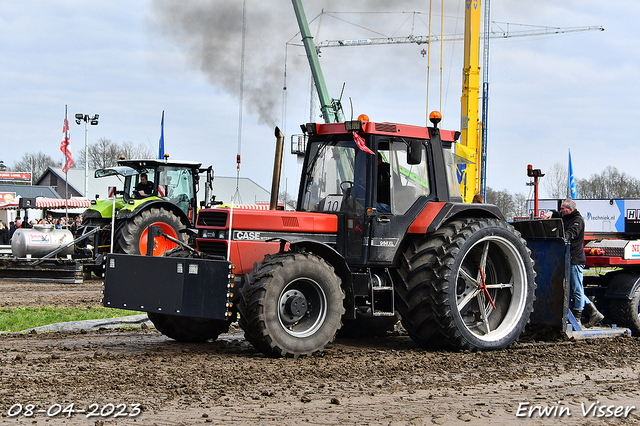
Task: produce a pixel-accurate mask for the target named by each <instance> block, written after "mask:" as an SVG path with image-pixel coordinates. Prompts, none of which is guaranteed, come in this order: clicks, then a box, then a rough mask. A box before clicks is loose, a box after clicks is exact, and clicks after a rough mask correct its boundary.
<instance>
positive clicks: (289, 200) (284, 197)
mask: <svg viewBox="0 0 640 426" xmlns="http://www.w3.org/2000/svg"><path fill="white" fill-rule="evenodd" d="M278 203H284V207H285V210H286V209H287V208H290V209H295V208H296V199H295V198H293V197H292V196H291V194H289V193H288V192H285V191H282V192H280V194H278Z"/></svg>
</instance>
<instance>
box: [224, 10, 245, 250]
mask: <svg viewBox="0 0 640 426" xmlns="http://www.w3.org/2000/svg"><path fill="white" fill-rule="evenodd" d="M246 28H247V0H243V1H242V53H241V56H240V101H239V106H238V154H237V156H236V163H237V170H236V192H235V193H234V194H233V198H232V200H231V211H230V213H229V235H228V244H227V261H230V259H231V235H232V234H233V205H234V204H235V202H236V198H238V202H239V203H241V202H242V199H241V197H240V154H241V148H242V104H243V100H244V56H245V39H246V32H247V31H246Z"/></svg>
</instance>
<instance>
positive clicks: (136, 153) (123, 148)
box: [118, 142, 157, 158]
mask: <svg viewBox="0 0 640 426" xmlns="http://www.w3.org/2000/svg"><path fill="white" fill-rule="evenodd" d="M118 150H119V155H122V156H124V158H156V157H157V154H156V153H155V152H154V151H153V149H151V148H149V147H148V146H147V145H144V144H138V145H135V146H134V145H133V142H122V144H121V145H118Z"/></svg>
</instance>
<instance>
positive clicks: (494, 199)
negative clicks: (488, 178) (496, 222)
mask: <svg viewBox="0 0 640 426" xmlns="http://www.w3.org/2000/svg"><path fill="white" fill-rule="evenodd" d="M485 200H486V202H487V203H488V204H495V205H496V206H498V208H499V209H500V211H501V212H502V214H503V215H504V217H505V219H507V220H513V218H514V217H523V216H526V215H527V199H526V197H525V196H524V195H522V194H515V195H512V194H511V193H510V192H509V191H507V190H506V189H503V190H502V191H496V190H494V189H492V188H489V187H487V197H486V198H485Z"/></svg>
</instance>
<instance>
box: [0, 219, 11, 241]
mask: <svg viewBox="0 0 640 426" xmlns="http://www.w3.org/2000/svg"><path fill="white" fill-rule="evenodd" d="M7 244H9V230H8V229H7V225H6V224H5V223H4V222H3V221H1V220H0V245H7Z"/></svg>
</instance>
